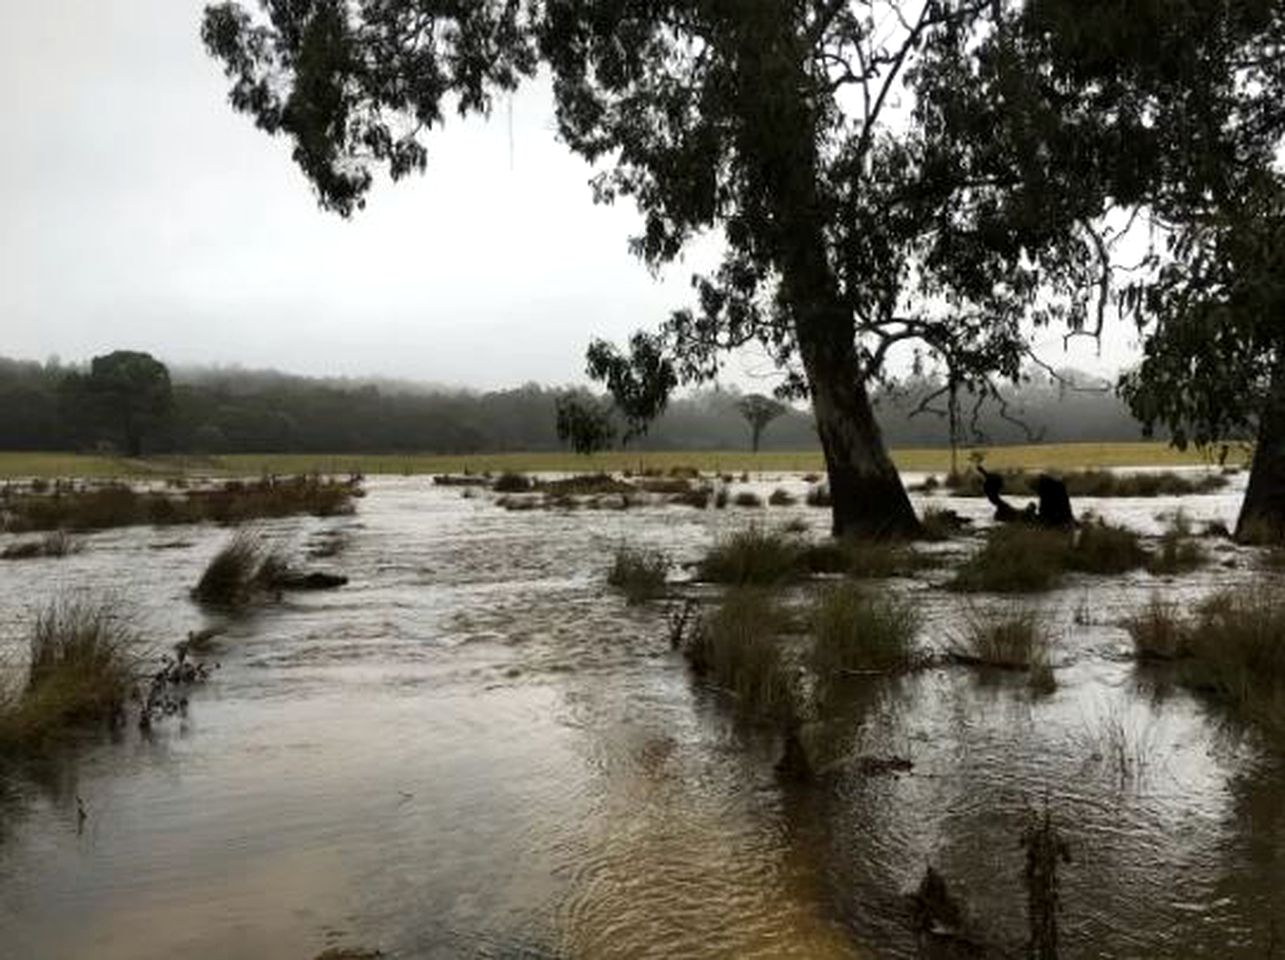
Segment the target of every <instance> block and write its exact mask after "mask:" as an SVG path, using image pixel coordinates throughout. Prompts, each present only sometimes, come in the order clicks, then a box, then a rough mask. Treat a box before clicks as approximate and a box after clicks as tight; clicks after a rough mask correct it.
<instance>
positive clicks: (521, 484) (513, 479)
mask: <svg viewBox="0 0 1285 960" xmlns="http://www.w3.org/2000/svg"><path fill="white" fill-rule="evenodd" d="M532 486H533V484H532V483H531V478H530V477H528V476H527V475H526V474H525V473H514V472H512V471H509V470H506V471H505V472H504V473H502V474H500V475H499V476H498V477H496V478H495V482H494V483H493V484H491V489H493V490H494V491H495V492H496V493H526V492H527V491H528V490H530V489H531V487H532Z"/></svg>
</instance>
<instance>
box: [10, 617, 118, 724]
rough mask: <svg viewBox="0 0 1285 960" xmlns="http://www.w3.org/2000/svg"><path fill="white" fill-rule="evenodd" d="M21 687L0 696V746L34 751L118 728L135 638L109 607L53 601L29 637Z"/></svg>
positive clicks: (35, 624)
mask: <svg viewBox="0 0 1285 960" xmlns="http://www.w3.org/2000/svg"><path fill="white" fill-rule="evenodd" d="M29 643H30V656H29V659H28V666H27V678H26V682H25V683H24V684H23V685H22V686H21V687H20V688H19V689H17V690H6V691H3V692H0V745H6V746H10V747H19V748H21V747H32V746H39V745H42V744H44V743H47V742H48V741H50V740H54V739H56V738H58V737H59V736H61V735H64V734H66V733H68V732H69V731H72V730H74V729H77V728H88V727H93V726H95V725H101V726H107V725H109V724H117V723H120V722H123V718H124V709H125V703H126V701H127V699H128V697H129V695H130V691H131V690H132V688H133V685H134V682H135V679H136V677H137V675H138V670H139V663H140V660H139V649H138V648H139V640H138V637H137V634H136V633H135V632H134V630H133V629H132V627H131V626H130V624H129V622H128V620H127V619H125V618H124V616H123V615H122V613H121V611H120V610H119V609H118V608H117V607H115V606H114V605H113V604H110V603H105V602H95V601H82V600H57V601H54V602H53V603H51V604H50V605H49V606H48V607H46V608H45V609H44V610H43V611H42V612H41V613H40V614H39V615H38V616H37V617H36V621H35V623H34V625H33V626H32V630H31V637H30V641H29Z"/></svg>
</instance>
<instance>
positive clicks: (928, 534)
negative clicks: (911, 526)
mask: <svg viewBox="0 0 1285 960" xmlns="http://www.w3.org/2000/svg"><path fill="white" fill-rule="evenodd" d="M969 523H970V521H969V520H968V519H967V518H966V517H961V516H960V515H959V514H957V513H956V512H955V511H954V510H948V509H946V508H944V507H927V508H925V510H924V512H923V514H922V515H921V516H920V517H919V530H920V533H919V535H920V538H921V539H923V540H929V541H942V540H949V539H950V538H951V537H953V536H955V535H956V534H958V533H959V532H960V531H961V530H963V529H964V528H965V527H967V526H968V525H969Z"/></svg>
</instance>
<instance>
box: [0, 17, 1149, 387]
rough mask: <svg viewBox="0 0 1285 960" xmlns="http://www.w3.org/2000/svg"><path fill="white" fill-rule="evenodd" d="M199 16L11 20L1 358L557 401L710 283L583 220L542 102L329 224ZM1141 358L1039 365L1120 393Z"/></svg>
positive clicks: (1126, 336)
mask: <svg viewBox="0 0 1285 960" xmlns="http://www.w3.org/2000/svg"><path fill="white" fill-rule="evenodd" d="M203 5H204V4H203V0H40V2H30V0H0V6H2V7H3V14H4V17H3V22H4V24H5V28H4V30H3V31H0V117H2V118H3V127H2V128H0V129H3V135H2V138H0V209H2V210H3V215H2V216H0V354H3V355H7V356H17V357H28V358H33V359H43V358H45V357H47V356H49V355H51V354H58V355H60V356H62V357H63V359H65V360H80V359H86V358H88V357H90V356H93V355H94V354H98V353H103V352H106V351H108V350H112V349H118V348H129V349H141V350H148V351H151V352H152V353H154V354H156V355H157V356H159V357H161V358H163V359H164V360H166V361H168V362H171V363H176V364H194V363H200V364H239V365H242V366H246V367H269V366H271V367H276V368H279V369H282V370H289V371H292V372H297V373H307V374H318V375H330V374H335V375H352V376H362V375H382V376H392V377H403V378H410V379H417V380H431V381H437V382H441V383H449V384H458V385H466V386H471V387H498V386H507V385H512V384H516V383H519V382H523V381H527V380H537V381H541V382H545V383H567V382H572V381H581V380H583V379H584V378H583V367H584V360H583V357H584V348H585V346H586V344H587V343H588V341H589V340H590V338H591V337H594V336H602V337H607V338H608V339H615V340H622V339H623V338H625V337H626V336H628V334H629V333H630V332H632V331H633V330H634V329H636V328H638V327H652V326H654V325H655V324H657V323H658V322H660V321H661V320H663V319H664V317H665V316H667V314H668V312H669V311H670V310H671V309H672V308H674V307H677V306H681V305H684V304H685V303H686V302H687V299H688V278H689V275H690V273H691V272H692V270H693V269H694V268H696V267H699V266H703V265H706V264H708V263H709V262H710V257H711V250H710V249H708V248H707V249H705V250H704V251H697V252H695V253H693V255H692V256H691V257H689V260H688V263H686V264H676V265H674V266H673V267H671V268H670V269H669V270H668V271H667V273H666V274H665V276H664V277H663V278H661V279H660V280H656V279H654V278H652V277H651V276H650V275H649V274H648V272H647V271H646V269H645V268H644V267H643V266H642V265H641V264H640V263H639V262H638V261H636V260H634V259H633V258H632V257H631V256H630V255H629V253H628V251H627V249H626V240H627V238H628V237H629V235H630V234H631V232H633V231H634V230H635V229H636V227H637V225H638V220H637V217H636V214H635V212H634V210H633V208H632V206H630V205H621V206H618V207H616V208H604V207H595V206H594V205H593V203H592V201H591V198H590V192H589V189H588V187H587V185H586V181H587V179H588V177H589V173H590V171H589V169H588V168H587V167H586V166H585V165H584V163H583V162H582V161H581V160H579V159H578V158H576V157H574V156H573V155H572V154H571V153H570V152H569V151H568V150H566V148H564V147H563V146H561V145H560V144H559V143H558V142H557V141H556V140H555V138H554V135H553V117H552V114H553V109H552V102H551V100H550V98H549V96H548V91H547V90H546V89H541V88H539V87H538V86H537V87H532V88H529V89H527V90H524V91H523V92H522V93H520V94H519V95H518V96H517V97H516V98H515V100H514V102H513V105H512V115H513V122H512V130H513V133H512V139H511V140H510V136H509V123H508V109H507V108H506V107H505V106H504V105H501V106H500V108H499V109H498V110H497V112H496V114H495V116H494V118H493V119H492V121H491V122H490V123H489V124H488V123H483V122H480V121H470V122H467V123H462V122H460V121H458V120H455V119H454V118H452V119H451V121H450V122H449V123H448V127H447V129H446V130H444V131H443V130H438V131H435V133H434V135H433V136H432V137H431V138H430V139H429V141H428V148H429V168H428V171H427V173H426V174H425V175H424V176H423V177H415V178H411V179H409V180H405V181H403V182H402V183H400V184H397V185H393V184H390V183H387V182H381V183H380V184H378V185H377V187H376V188H375V190H374V191H373V192H372V195H371V197H370V202H369V204H368V206H367V209H366V210H365V211H364V212H362V213H360V214H358V215H356V217H355V218H354V219H353V220H352V221H348V222H345V221H343V220H341V219H339V218H338V217H336V216H334V215H333V214H326V213H322V212H321V211H320V210H319V209H318V208H317V206H316V204H315V201H314V199H313V194H312V192H311V190H310V189H309V187H308V185H307V183H306V181H305V180H304V178H303V176H302V174H300V173H299V172H298V171H297V170H296V168H295V166H294V164H293V163H292V161H291V160H290V158H289V155H288V149H287V146H286V144H285V142H284V141H281V140H271V139H269V138H268V137H267V136H266V135H264V134H263V133H261V132H260V131H258V130H256V129H254V127H253V126H252V124H251V122H250V121H249V119H248V118H246V117H244V116H239V115H236V114H234V113H233V112H232V110H231V108H230V107H229V106H228V105H227V103H226V90H227V84H226V82H225V80H224V78H223V76H222V74H221V72H220V70H219V68H218V66H217V64H215V62H214V61H212V60H210V59H209V58H208V57H207V56H206V55H205V52H204V50H203V49H202V47H201V44H200V41H199V38H198V27H199V21H200V14H201V9H202V7H203ZM510 148H511V149H510ZM511 156H512V162H510V157H511ZM1134 339H1135V337H1134V336H1133V335H1132V331H1130V330H1128V329H1126V328H1125V327H1124V325H1120V324H1117V325H1116V327H1115V328H1114V329H1113V331H1112V335H1111V336H1110V337H1109V338H1108V340H1107V342H1106V344H1105V345H1104V348H1103V356H1101V357H1098V356H1096V350H1095V348H1093V347H1092V346H1091V345H1090V344H1087V343H1084V342H1080V343H1079V344H1078V345H1075V346H1073V347H1072V349H1071V351H1070V352H1069V353H1063V352H1062V348H1061V338H1060V337H1057V336H1054V337H1051V338H1049V340H1048V343H1047V345H1046V346H1045V347H1044V348H1043V349H1042V352H1043V353H1044V354H1045V355H1046V358H1047V359H1048V360H1050V362H1053V363H1055V364H1056V365H1059V366H1060V365H1063V364H1069V365H1074V366H1078V367H1081V368H1082V369H1088V370H1094V371H1098V372H1110V371H1113V370H1114V369H1115V368H1117V367H1118V366H1119V365H1120V364H1121V363H1122V362H1125V361H1127V359H1128V357H1129V355H1130V354H1131V353H1132V350H1131V349H1130V345H1131V344H1132V341H1133V340H1134ZM765 370H766V364H765V363H764V362H763V361H761V360H756V359H754V358H740V359H738V360H736V361H734V362H733V364H732V366H731V369H730V370H729V379H730V380H732V381H737V382H740V383H742V384H745V385H753V386H754V387H755V388H757V389H763V388H764V387H765V386H767V385H769V384H765V383H764V382H763V381H762V380H761V379H760V375H761V374H762V373H764V372H765Z"/></svg>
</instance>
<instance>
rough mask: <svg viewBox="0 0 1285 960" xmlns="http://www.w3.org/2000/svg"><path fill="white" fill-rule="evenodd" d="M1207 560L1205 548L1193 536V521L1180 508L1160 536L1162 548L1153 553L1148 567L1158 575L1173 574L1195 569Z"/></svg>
mask: <svg viewBox="0 0 1285 960" xmlns="http://www.w3.org/2000/svg"><path fill="white" fill-rule="evenodd" d="M1207 560H1208V555H1207V554H1206V553H1205V548H1204V547H1202V546H1201V545H1200V544H1199V543H1198V542H1196V541H1195V540H1194V539H1193V538H1192V534H1191V521H1190V520H1189V519H1188V518H1187V516H1186V515H1185V514H1184V513H1183V512H1182V511H1181V510H1179V511H1177V512H1176V513H1175V514H1174V515H1173V517H1171V518H1170V521H1169V526H1168V528H1167V529H1166V530H1165V532H1164V534H1163V535H1162V536H1161V537H1160V549H1159V550H1158V551H1157V552H1156V553H1155V554H1153V555H1152V557H1151V560H1150V561H1149V562H1148V563H1147V569H1148V570H1149V571H1150V572H1151V573H1153V574H1156V575H1157V576H1171V575H1174V574H1179V573H1187V572H1189V571H1191V570H1195V569H1196V568H1198V567H1201V566H1203V565H1204V564H1205V562H1206V561H1207Z"/></svg>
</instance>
